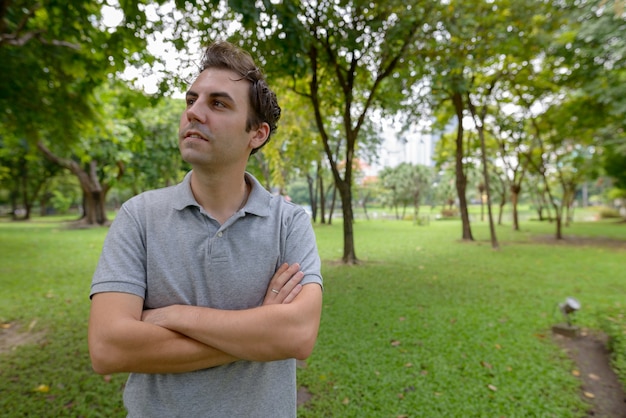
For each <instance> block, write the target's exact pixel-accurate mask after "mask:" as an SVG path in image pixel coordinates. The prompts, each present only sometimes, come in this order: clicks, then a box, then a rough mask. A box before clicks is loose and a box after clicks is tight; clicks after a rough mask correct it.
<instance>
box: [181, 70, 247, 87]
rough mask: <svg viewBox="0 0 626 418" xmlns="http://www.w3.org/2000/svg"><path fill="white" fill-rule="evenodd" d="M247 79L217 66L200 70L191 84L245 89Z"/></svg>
mask: <svg viewBox="0 0 626 418" xmlns="http://www.w3.org/2000/svg"><path fill="white" fill-rule="evenodd" d="M248 83H249V81H248V80H246V79H245V78H243V77H241V75H240V74H237V73H236V72H234V71H231V70H225V69H219V68H207V69H206V70H204V71H202V72H201V73H200V74H199V75H198V77H197V78H196V79H195V81H194V82H193V84H192V87H193V86H204V87H208V88H217V89H218V90H224V89H227V88H232V89H237V90H247V88H248V87H249V84H248Z"/></svg>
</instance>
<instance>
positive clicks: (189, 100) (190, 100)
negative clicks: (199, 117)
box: [187, 99, 196, 106]
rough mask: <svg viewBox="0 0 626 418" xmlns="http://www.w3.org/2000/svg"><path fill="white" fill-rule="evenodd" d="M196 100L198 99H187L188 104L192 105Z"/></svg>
mask: <svg viewBox="0 0 626 418" xmlns="http://www.w3.org/2000/svg"><path fill="white" fill-rule="evenodd" d="M195 102H196V99H187V106H191V105H193V104H194V103H195Z"/></svg>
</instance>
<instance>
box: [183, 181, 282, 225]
mask: <svg viewBox="0 0 626 418" xmlns="http://www.w3.org/2000/svg"><path fill="white" fill-rule="evenodd" d="M245 176H246V181H247V182H248V183H249V184H250V185H251V186H252V187H251V189H250V195H249V196H248V201H247V202H246V204H245V206H244V207H243V208H244V210H245V211H246V212H247V213H252V214H254V215H257V216H268V215H269V213H270V200H271V199H272V195H271V194H270V192H268V191H267V190H266V189H265V187H263V186H262V185H261V183H259V181H258V180H257V179H256V178H255V177H254V176H253V175H252V174H250V173H248V172H246V173H245ZM174 188H175V189H174V199H175V200H174V205H173V206H174V209H176V210H183V209H185V208H186V207H188V206H196V207H198V208H199V207H200V204H199V203H198V202H197V201H196V199H195V197H194V196H193V193H192V192H191V171H189V172H188V173H187V174H186V175H185V178H183V181H181V182H180V183H179V184H177V185H176V186H174Z"/></svg>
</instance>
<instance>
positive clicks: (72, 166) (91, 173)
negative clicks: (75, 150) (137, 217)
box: [37, 141, 124, 225]
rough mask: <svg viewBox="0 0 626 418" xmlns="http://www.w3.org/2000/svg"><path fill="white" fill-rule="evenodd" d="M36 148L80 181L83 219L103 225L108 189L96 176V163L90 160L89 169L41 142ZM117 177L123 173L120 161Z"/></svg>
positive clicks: (105, 220) (89, 223)
mask: <svg viewBox="0 0 626 418" xmlns="http://www.w3.org/2000/svg"><path fill="white" fill-rule="evenodd" d="M37 148H39V150H40V151H41V152H42V153H43V154H44V155H45V157H46V158H48V160H50V161H52V162H54V163H56V164H58V165H60V166H61V167H63V168H66V169H67V170H69V171H70V172H72V173H73V174H74V175H75V176H76V177H77V178H78V181H79V183H80V186H81V189H82V190H83V205H84V214H83V215H84V216H83V221H84V222H85V223H86V224H87V225H96V224H97V225H104V224H106V223H107V216H106V210H105V201H106V195H107V192H108V190H109V186H107V185H104V186H103V185H102V184H101V183H100V179H99V178H98V173H97V171H98V170H97V168H98V163H97V162H96V161H91V162H90V163H89V167H88V168H89V170H88V171H87V170H85V169H83V167H81V166H80V165H79V164H78V163H77V162H76V161H73V160H70V159H65V158H61V157H58V156H57V155H55V154H54V153H52V151H50V149H48V147H46V146H45V144H43V142H41V141H39V142H37ZM117 167H118V175H117V178H118V179H119V178H120V177H121V176H122V174H123V173H124V166H123V165H122V164H121V163H118V164H117Z"/></svg>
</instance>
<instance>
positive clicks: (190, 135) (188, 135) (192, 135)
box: [183, 131, 208, 141]
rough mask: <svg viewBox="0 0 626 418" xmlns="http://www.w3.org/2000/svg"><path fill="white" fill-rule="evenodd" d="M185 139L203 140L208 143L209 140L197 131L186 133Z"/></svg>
mask: <svg viewBox="0 0 626 418" xmlns="http://www.w3.org/2000/svg"><path fill="white" fill-rule="evenodd" d="M183 138H184V139H189V138H195V139H201V140H203V141H208V139H207V138H206V137H205V136H204V135H202V134H201V133H199V132H197V131H187V132H185V136H184V137H183Z"/></svg>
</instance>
